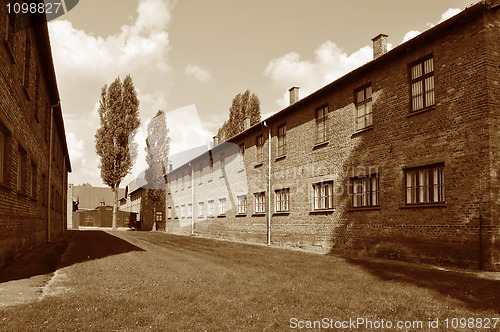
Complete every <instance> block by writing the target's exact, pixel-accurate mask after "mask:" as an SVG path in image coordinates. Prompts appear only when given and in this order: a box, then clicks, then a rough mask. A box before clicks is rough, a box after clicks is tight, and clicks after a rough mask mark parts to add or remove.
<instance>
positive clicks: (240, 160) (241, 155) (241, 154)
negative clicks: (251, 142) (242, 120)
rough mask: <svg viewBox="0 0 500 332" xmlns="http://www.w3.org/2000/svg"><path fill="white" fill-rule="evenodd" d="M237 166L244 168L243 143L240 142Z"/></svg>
mask: <svg viewBox="0 0 500 332" xmlns="http://www.w3.org/2000/svg"><path fill="white" fill-rule="evenodd" d="M239 168H240V169H245V143H242V144H240V159H239Z"/></svg>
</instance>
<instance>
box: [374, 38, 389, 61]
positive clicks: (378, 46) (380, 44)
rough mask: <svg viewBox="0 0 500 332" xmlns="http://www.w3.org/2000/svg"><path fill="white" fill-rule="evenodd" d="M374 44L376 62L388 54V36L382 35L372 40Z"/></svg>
mask: <svg viewBox="0 0 500 332" xmlns="http://www.w3.org/2000/svg"><path fill="white" fill-rule="evenodd" d="M372 42H373V59H374V60H375V59H376V58H378V57H379V56H381V55H384V54H385V53H387V35H384V34H383V33H381V34H380V35H378V36H377V37H375V38H373V39H372Z"/></svg>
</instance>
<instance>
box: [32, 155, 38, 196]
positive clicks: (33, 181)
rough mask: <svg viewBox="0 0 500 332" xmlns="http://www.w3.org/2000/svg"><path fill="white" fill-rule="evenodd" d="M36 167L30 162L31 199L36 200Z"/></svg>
mask: <svg viewBox="0 0 500 332" xmlns="http://www.w3.org/2000/svg"><path fill="white" fill-rule="evenodd" d="M37 176H38V174H37V166H36V164H35V163H34V162H31V197H33V198H34V199H36V192H37V189H38V186H37V183H38V181H37V180H38V178H37Z"/></svg>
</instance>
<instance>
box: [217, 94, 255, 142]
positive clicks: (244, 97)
mask: <svg viewBox="0 0 500 332" xmlns="http://www.w3.org/2000/svg"><path fill="white" fill-rule="evenodd" d="M245 118H249V119H250V126H253V125H254V124H256V123H259V122H260V100H259V98H258V97H257V95H255V93H251V92H250V90H248V89H247V90H246V91H245V92H243V93H238V94H237V95H236V96H235V97H234V98H233V102H232V104H231V107H230V108H229V120H227V121H226V122H224V124H223V125H222V127H220V128H219V130H218V132H217V137H218V138H219V140H220V141H225V140H227V139H229V138H231V137H233V136H235V135H238V134H239V133H241V132H242V131H243V130H244V122H245Z"/></svg>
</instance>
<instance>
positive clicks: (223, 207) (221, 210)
mask: <svg viewBox="0 0 500 332" xmlns="http://www.w3.org/2000/svg"><path fill="white" fill-rule="evenodd" d="M225 215H226V199H225V198H219V216H225Z"/></svg>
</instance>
